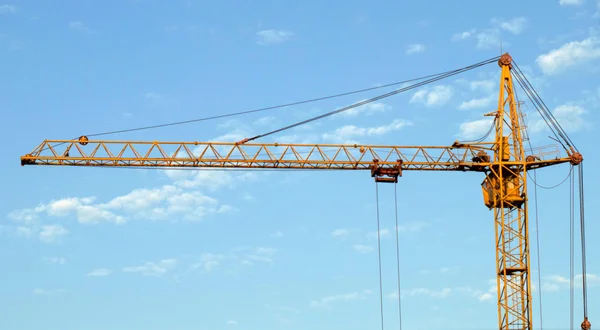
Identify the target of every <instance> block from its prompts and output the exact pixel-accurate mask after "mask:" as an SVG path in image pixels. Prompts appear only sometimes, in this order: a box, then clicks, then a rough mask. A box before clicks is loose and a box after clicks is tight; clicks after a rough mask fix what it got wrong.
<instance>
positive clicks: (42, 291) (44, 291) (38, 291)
mask: <svg viewBox="0 0 600 330" xmlns="http://www.w3.org/2000/svg"><path fill="white" fill-rule="evenodd" d="M63 292H65V290H64V289H51V290H47V289H39V288H37V289H33V291H32V293H33V294H37V295H54V294H60V293H63Z"/></svg>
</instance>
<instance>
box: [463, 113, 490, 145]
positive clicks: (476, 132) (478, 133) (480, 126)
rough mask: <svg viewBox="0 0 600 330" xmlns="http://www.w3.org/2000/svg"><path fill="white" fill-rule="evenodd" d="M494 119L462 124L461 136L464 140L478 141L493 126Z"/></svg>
mask: <svg viewBox="0 0 600 330" xmlns="http://www.w3.org/2000/svg"><path fill="white" fill-rule="evenodd" d="M492 123H493V119H491V118H484V119H478V120H473V121H468V122H464V123H462V124H460V128H459V129H460V133H459V136H460V137H461V138H463V139H467V140H470V139H478V138H480V137H482V136H483V135H485V134H486V133H487V132H488V131H489V129H490V127H491V126H492Z"/></svg>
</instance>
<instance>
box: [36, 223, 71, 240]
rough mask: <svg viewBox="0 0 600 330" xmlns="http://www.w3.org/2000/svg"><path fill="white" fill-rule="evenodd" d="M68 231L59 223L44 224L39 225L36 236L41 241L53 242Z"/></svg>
mask: <svg viewBox="0 0 600 330" xmlns="http://www.w3.org/2000/svg"><path fill="white" fill-rule="evenodd" d="M68 233H69V231H68V230H67V229H66V228H65V227H63V226H61V225H45V226H42V227H41V230H40V231H39V233H38V236H39V238H40V240H41V241H42V242H46V243H53V242H57V241H60V239H61V238H62V237H63V236H65V235H67V234H68Z"/></svg>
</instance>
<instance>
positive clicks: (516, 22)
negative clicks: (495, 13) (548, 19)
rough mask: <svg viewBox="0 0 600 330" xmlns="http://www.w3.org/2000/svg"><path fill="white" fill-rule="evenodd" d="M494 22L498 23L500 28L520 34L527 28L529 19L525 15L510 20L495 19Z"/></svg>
mask: <svg viewBox="0 0 600 330" xmlns="http://www.w3.org/2000/svg"><path fill="white" fill-rule="evenodd" d="M492 23H494V24H495V25H497V26H498V27H499V28H500V29H502V30H505V31H508V32H510V33H512V34H520V33H521V32H523V30H525V27H526V25H527V19H526V18H525V17H516V18H513V19H511V20H508V21H501V20H498V19H493V20H492Z"/></svg>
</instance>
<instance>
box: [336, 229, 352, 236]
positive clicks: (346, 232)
mask: <svg viewBox="0 0 600 330" xmlns="http://www.w3.org/2000/svg"><path fill="white" fill-rule="evenodd" d="M349 234H350V229H346V228H340V229H336V230H334V231H332V232H331V236H333V237H346V236H348V235H349Z"/></svg>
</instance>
